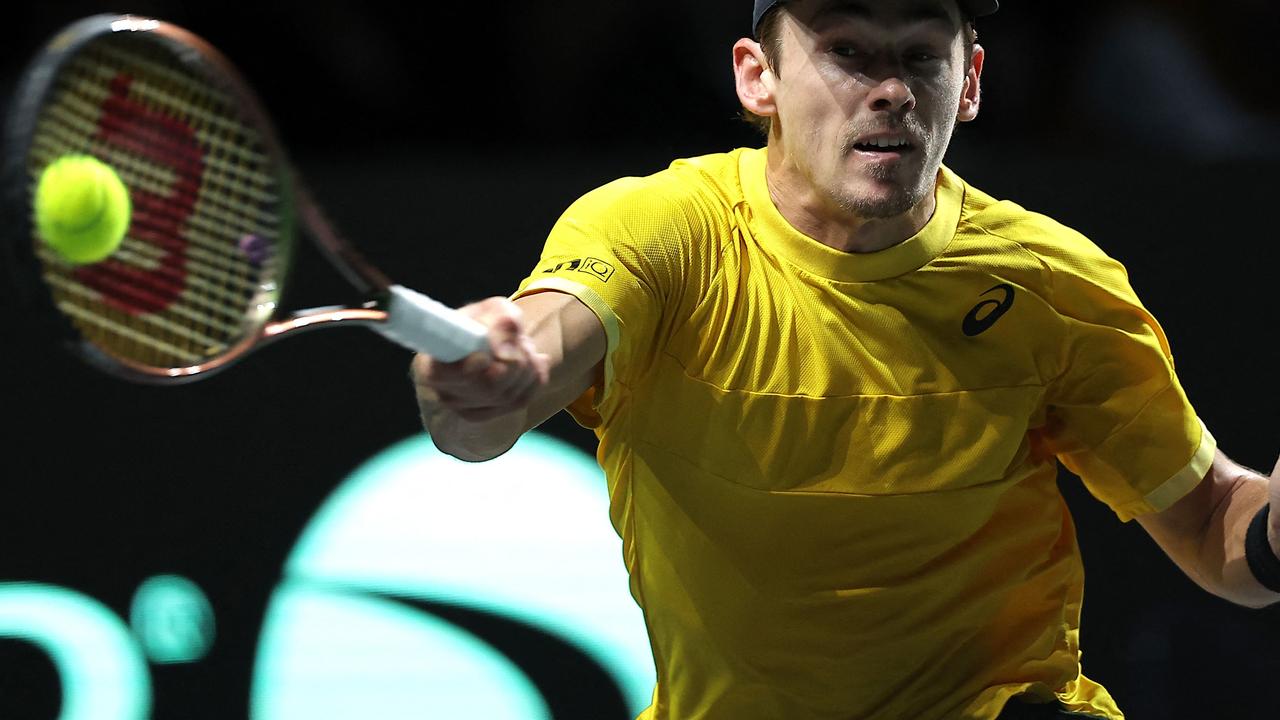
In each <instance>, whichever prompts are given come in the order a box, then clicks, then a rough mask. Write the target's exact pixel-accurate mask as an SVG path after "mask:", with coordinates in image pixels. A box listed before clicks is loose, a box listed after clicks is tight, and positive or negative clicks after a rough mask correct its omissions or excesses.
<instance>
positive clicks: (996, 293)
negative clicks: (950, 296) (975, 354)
mask: <svg viewBox="0 0 1280 720" xmlns="http://www.w3.org/2000/svg"><path fill="white" fill-rule="evenodd" d="M987 296H991V297H990V298H989V299H987V300H983V301H982V302H980V303H978V304H977V305H975V306H974V307H973V309H972V310H970V311H969V314H968V315H965V316H964V323H962V324H961V325H960V329H961V330H963V331H964V334H965V335H968V336H969V337H977V336H978V335H981V334H982V333H984V332H986V331H988V330H990V329H991V326H992V325H995V324H996V321H997V320H999V319H1000V318H1002V317H1004V314H1005V313H1007V312H1009V308H1011V307H1013V298H1014V293H1013V286H1012V285H1009V284H1008V283H1001V284H999V285H997V286H995V287H993V288H991V289H990V290H988V291H986V292H984V293H982V295H980V296H979V297H987Z"/></svg>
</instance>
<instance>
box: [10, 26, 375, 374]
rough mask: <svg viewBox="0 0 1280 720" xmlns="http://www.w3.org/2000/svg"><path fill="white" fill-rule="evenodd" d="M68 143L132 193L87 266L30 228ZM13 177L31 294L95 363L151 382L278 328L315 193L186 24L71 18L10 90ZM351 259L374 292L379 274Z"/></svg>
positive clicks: (18, 237) (215, 360) (15, 251)
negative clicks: (110, 247) (303, 194)
mask: <svg viewBox="0 0 1280 720" xmlns="http://www.w3.org/2000/svg"><path fill="white" fill-rule="evenodd" d="M68 154H83V155H91V156H94V157H97V158H98V159H100V160H102V161H104V162H106V163H107V164H108V165H110V166H112V167H113V168H115V169H116V171H117V172H118V174H119V175H120V177H121V179H122V180H123V181H124V183H125V185H126V187H127V188H128V190H129V194H130V198H131V201H132V205H133V213H132V216H131V222H130V225H129V227H128V230H127V231H126V234H125V238H124V241H123V242H122V244H121V246H120V248H119V249H118V250H117V251H116V252H115V253H114V254H112V255H111V256H110V257H108V258H107V259H105V260H103V261H101V262H97V263H93V264H89V265H76V264H72V263H69V262H67V261H65V260H64V259H63V258H62V257H61V256H60V255H59V254H58V253H57V252H55V251H53V250H52V249H51V248H49V247H48V246H47V245H46V244H45V243H44V242H42V240H41V239H40V238H39V237H38V234H37V231H36V223H35V217H34V209H33V194H34V191H35V187H36V183H37V181H38V179H39V177H40V175H41V173H42V172H43V170H44V168H45V167H46V166H47V165H49V164H50V163H51V162H53V161H54V160H56V159H57V158H59V157H62V156H64V155H68ZM3 187H4V190H5V198H4V202H5V208H6V214H7V215H8V216H9V221H10V222H9V223H8V224H9V226H10V228H16V232H12V233H11V234H10V236H9V238H7V240H8V242H7V243H6V244H7V245H8V248H7V249H8V251H9V256H10V257H9V264H10V265H11V267H12V269H13V270H14V271H15V272H16V274H17V275H18V276H19V280H20V282H19V285H20V286H21V287H24V288H25V289H26V292H25V293H24V294H25V296H26V299H27V300H29V301H30V303H32V304H34V305H35V306H36V307H37V308H38V309H40V310H41V311H42V314H44V315H45V316H47V317H49V318H51V319H52V321H53V324H54V326H56V327H57V329H58V332H59V334H60V335H61V336H62V337H63V338H64V339H65V340H66V341H67V343H68V344H69V345H70V346H71V348H72V349H74V350H75V351H76V352H77V354H79V355H81V356H82V357H83V358H84V359H86V360H88V361H90V362H91V363H92V364H93V365H95V366H97V367H99V368H100V369H103V370H106V371H108V372H111V373H113V374H116V375H120V376H123V377H126V378H128V379H131V380H143V381H155V382H171V381H180V380H183V379H190V378H192V377H194V376H196V375H197V374H200V373H206V372H208V371H211V370H215V369H218V368H220V367H223V366H225V365H227V364H228V363H230V362H232V361H233V360H235V359H237V358H238V357H240V356H241V355H243V354H245V353H246V352H247V351H248V350H249V349H251V348H252V347H253V346H254V345H255V344H257V343H259V342H261V341H262V340H263V339H264V337H265V336H266V335H267V334H269V331H268V330H267V328H268V323H269V321H270V320H271V318H272V316H273V314H274V313H275V312H276V310H277V308H278V307H279V305H280V299H281V296H282V294H283V292H284V290H285V284H286V281H287V280H288V268H289V266H290V258H291V255H292V252H293V248H294V245H295V240H294V238H295V234H296V230H297V226H298V224H299V217H298V213H299V212H300V210H299V207H300V206H303V211H305V210H306V209H307V207H309V205H308V204H307V203H306V202H305V200H303V201H302V202H300V201H299V198H298V190H297V188H296V187H295V178H294V175H293V173H292V172H291V170H290V165H289V163H288V161H287V159H286V157H285V153H284V151H283V150H282V148H281V145H280V143H279V142H278V141H277V139H276V135H275V132H274V130H273V128H272V126H271V124H270V122H269V120H268V118H267V115H266V113H265V111H263V110H262V107H261V105H260V104H259V102H258V101H257V99H256V98H255V97H254V96H253V94H252V92H251V91H250V89H249V87H248V85H247V84H246V83H245V82H244V81H243V80H242V78H241V77H240V76H239V75H238V73H237V72H236V70H235V69H234V68H233V67H232V65H231V64H230V63H229V62H228V61H227V60H226V59H225V58H224V57H223V56H222V55H221V54H220V53H219V52H218V51H217V50H215V49H214V48H213V47H212V46H210V45H209V44H208V43H206V42H205V41H203V40H202V39H200V38H198V37H196V36H194V35H193V34H191V33H189V32H187V31H186V30H184V29H182V28H179V27H177V26H174V25H171V24H169V23H165V22H161V21H157V20H153V19H149V18H141V17H133V16H119V15H99V16H94V17H89V18H85V19H83V20H80V21H78V22H76V23H73V24H71V25H69V26H67V27H66V28H64V29H63V30H62V31H61V32H59V33H58V34H57V35H55V36H54V37H53V38H52V39H50V41H49V42H48V43H47V44H46V45H45V46H44V47H43V49H42V50H41V51H40V52H39V53H38V55H37V56H36V57H35V58H33V59H32V61H31V62H30V64H29V66H28V68H27V70H26V72H25V74H24V75H23V76H22V78H21V81H20V84H19V86H18V88H17V90H16V93H15V95H14V98H13V101H12V103H11V104H10V111H9V117H8V122H7V125H6V132H5V137H4V167H3ZM344 270H345V271H347V274H348V279H350V280H355V281H356V282H357V284H358V285H359V286H360V287H361V289H362V290H365V291H370V290H378V289H382V288H379V287H375V286H377V285H381V284H384V282H385V281H383V280H382V279H381V277H380V276H379V274H378V273H377V272H376V271H373V270H371V269H369V270H367V271H366V269H365V268H363V267H362V266H360V265H359V264H358V263H353V264H349V266H348V267H346V268H344Z"/></svg>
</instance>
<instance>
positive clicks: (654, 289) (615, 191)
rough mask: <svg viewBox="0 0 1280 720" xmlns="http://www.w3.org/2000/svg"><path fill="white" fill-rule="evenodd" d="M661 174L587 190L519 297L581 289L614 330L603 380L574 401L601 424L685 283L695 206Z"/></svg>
mask: <svg viewBox="0 0 1280 720" xmlns="http://www.w3.org/2000/svg"><path fill="white" fill-rule="evenodd" d="M685 205H686V203H681V202H680V201H679V198H678V197H673V196H672V194H671V193H669V192H667V191H666V188H665V187H664V186H663V185H662V184H661V183H660V182H658V181H655V180H654V179H653V178H624V179H621V180H617V181H614V182H612V183H610V184H608V185H605V186H603V187H601V188H598V189H596V190H593V191H592V192H590V193H588V194H586V195H584V196H583V197H582V198H580V199H579V200H578V201H576V202H575V203H574V204H573V205H571V206H570V207H569V208H568V209H567V210H566V211H565V212H564V214H563V215H562V216H561V217H560V219H559V220H558V221H557V222H556V224H555V226H554V227H553V228H552V230H551V232H550V234H549V236H548V238H547V241H546V244H545V246H544V248H543V251H542V255H541V257H540V259H539V260H538V263H537V265H536V266H535V267H534V268H533V270H532V272H530V274H529V276H528V277H527V278H525V279H524V281H523V282H521V283H520V285H519V287H518V289H517V290H516V292H515V293H513V295H512V297H513V298H515V297H520V296H523V295H529V294H532V293H536V292H545V291H556V292H564V293H568V294H570V295H573V296H574V297H576V298H577V299H578V300H580V301H581V302H582V303H583V304H584V305H586V306H587V307H588V308H590V309H591V311H592V312H593V313H595V315H596V316H597V317H598V318H599V319H600V323H601V325H602V326H603V327H604V330H605V335H606V338H607V342H608V345H607V351H606V355H605V363H604V378H603V383H602V384H601V385H599V386H597V387H592V388H590V389H588V390H587V392H586V393H585V394H584V395H583V396H582V397H580V398H578V400H577V401H575V402H574V403H573V404H571V405H570V406H569V408H568V410H569V411H570V413H571V414H573V416H574V418H575V419H576V420H577V421H578V422H579V423H581V424H583V425H585V426H587V427H597V426H598V425H599V424H600V422H601V419H600V416H599V413H598V411H599V408H600V407H601V405H602V404H603V403H604V402H606V400H608V399H609V398H610V397H611V396H612V395H613V394H614V393H615V390H617V389H618V388H619V387H625V386H629V385H631V384H632V383H634V381H635V380H636V378H637V377H638V376H639V375H641V374H642V373H643V372H644V369H645V368H646V367H647V366H648V364H649V362H650V361H651V360H652V358H653V355H654V353H655V352H657V350H658V348H659V347H660V346H661V334H662V332H663V323H664V319H665V318H666V317H667V315H668V308H669V307H670V306H671V304H672V303H673V302H675V301H676V299H677V296H678V295H679V294H680V293H681V292H682V288H683V287H684V285H685V283H684V278H683V275H684V272H685V268H686V267H687V264H688V263H687V261H686V258H685V253H686V252H687V249H688V247H689V246H690V236H691V235H692V234H693V232H694V230H693V228H694V223H692V222H690V220H689V209H688V208H687V207H685Z"/></svg>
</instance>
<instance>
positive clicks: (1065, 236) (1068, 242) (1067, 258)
mask: <svg viewBox="0 0 1280 720" xmlns="http://www.w3.org/2000/svg"><path fill="white" fill-rule="evenodd" d="M959 231H960V234H961V235H964V236H968V237H970V238H972V239H973V241H975V242H978V243H992V244H995V245H996V246H998V247H1004V248H1006V249H1013V250H1016V251H1017V252H1020V253H1025V254H1026V255H1027V256H1029V257H1031V258H1034V261H1035V262H1036V263H1037V264H1039V265H1040V266H1041V268H1042V269H1043V271H1044V273H1045V274H1046V276H1047V280H1048V282H1049V285H1050V287H1051V288H1053V289H1063V288H1065V287H1067V286H1071V285H1079V284H1084V285H1088V286H1096V287H1097V289H1099V290H1102V291H1105V292H1107V293H1108V294H1119V295H1128V294H1130V293H1131V289H1130V288H1129V282H1128V272H1127V270H1126V269H1125V267H1124V265H1123V264H1121V263H1120V261H1118V260H1117V259H1115V258H1114V257H1112V256H1111V255H1110V254H1108V253H1107V252H1106V251H1105V250H1103V249H1102V248H1101V247H1100V246H1099V245H1098V244H1097V243H1095V242H1094V241H1093V240H1092V239H1090V238H1089V237H1087V236H1085V235H1084V234H1083V233H1081V232H1080V231H1079V230H1077V229H1075V228H1073V227H1070V226H1068V225H1066V224H1064V223H1062V222H1060V221H1058V220H1055V219H1054V218H1052V217H1049V216H1048V215H1045V214H1043V213H1039V212H1035V211H1032V210H1028V209H1027V208H1025V207H1023V206H1021V205H1019V204H1018V203H1016V202H1012V201H1009V200H999V199H996V198H994V197H992V196H991V195H989V194H987V193H986V192H984V191H982V190H979V189H978V188H976V187H974V186H972V185H969V184H967V183H966V184H965V200H964V208H963V210H962V212H961V218H960V227H959Z"/></svg>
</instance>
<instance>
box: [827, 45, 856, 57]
mask: <svg viewBox="0 0 1280 720" xmlns="http://www.w3.org/2000/svg"><path fill="white" fill-rule="evenodd" d="M831 52H832V53H833V54H835V55H839V56H840V57H846V58H851V57H858V56H859V55H861V54H862V53H861V52H859V51H858V48H855V47H852V46H849V45H836V46H834V47H832V48H831Z"/></svg>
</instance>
